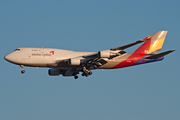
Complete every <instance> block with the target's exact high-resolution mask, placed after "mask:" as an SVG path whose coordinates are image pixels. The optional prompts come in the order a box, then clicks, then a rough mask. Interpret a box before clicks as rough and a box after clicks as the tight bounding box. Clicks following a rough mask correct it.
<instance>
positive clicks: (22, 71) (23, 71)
mask: <svg viewBox="0 0 180 120" xmlns="http://www.w3.org/2000/svg"><path fill="white" fill-rule="evenodd" d="M20 67H21V68H22V70H21V73H22V74H24V73H25V70H24V65H20Z"/></svg>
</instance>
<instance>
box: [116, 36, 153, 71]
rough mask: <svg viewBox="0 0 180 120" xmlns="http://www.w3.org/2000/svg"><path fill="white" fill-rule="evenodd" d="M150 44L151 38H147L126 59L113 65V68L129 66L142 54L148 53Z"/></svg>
mask: <svg viewBox="0 0 180 120" xmlns="http://www.w3.org/2000/svg"><path fill="white" fill-rule="evenodd" d="M150 45H151V38H150V39H149V40H147V41H146V42H145V43H144V44H143V45H141V46H140V47H139V48H138V49H137V50H136V51H135V52H134V53H132V55H130V56H129V57H128V58H127V59H126V60H124V61H122V62H120V63H119V64H117V65H115V66H114V67H113V68H122V67H127V66H131V65H132V64H133V63H135V62H136V61H138V60H139V59H140V58H142V57H143V56H145V55H146V54H148V52H149V47H150Z"/></svg>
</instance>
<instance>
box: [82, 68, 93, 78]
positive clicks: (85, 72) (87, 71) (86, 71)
mask: <svg viewBox="0 0 180 120" xmlns="http://www.w3.org/2000/svg"><path fill="white" fill-rule="evenodd" d="M82 71H83V73H82V76H86V77H87V76H89V75H92V72H91V71H89V70H87V69H86V67H83V68H82Z"/></svg>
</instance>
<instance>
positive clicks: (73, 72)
mask: <svg viewBox="0 0 180 120" xmlns="http://www.w3.org/2000/svg"><path fill="white" fill-rule="evenodd" d="M76 74H79V72H78V71H74V70H68V71H66V72H65V73H63V76H75V75H76Z"/></svg>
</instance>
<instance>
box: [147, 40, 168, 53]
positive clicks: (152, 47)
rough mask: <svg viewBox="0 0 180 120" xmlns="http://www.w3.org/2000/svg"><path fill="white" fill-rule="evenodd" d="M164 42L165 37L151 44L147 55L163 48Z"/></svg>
mask: <svg viewBox="0 0 180 120" xmlns="http://www.w3.org/2000/svg"><path fill="white" fill-rule="evenodd" d="M164 40H165V37H164V38H162V39H160V40H156V41H155V42H154V43H153V44H151V45H150V49H149V54H150V53H152V52H154V51H156V50H159V49H161V48H162V46H163V43H164Z"/></svg>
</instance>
